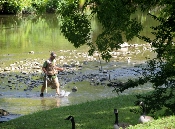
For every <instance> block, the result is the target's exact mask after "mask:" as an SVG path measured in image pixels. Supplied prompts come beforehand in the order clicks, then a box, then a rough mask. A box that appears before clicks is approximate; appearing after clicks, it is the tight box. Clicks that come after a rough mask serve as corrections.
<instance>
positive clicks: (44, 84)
mask: <svg viewBox="0 0 175 129" xmlns="http://www.w3.org/2000/svg"><path fill="white" fill-rule="evenodd" d="M45 89H46V80H45V79H44V83H43V85H42V87H41V94H40V97H44V90H45Z"/></svg>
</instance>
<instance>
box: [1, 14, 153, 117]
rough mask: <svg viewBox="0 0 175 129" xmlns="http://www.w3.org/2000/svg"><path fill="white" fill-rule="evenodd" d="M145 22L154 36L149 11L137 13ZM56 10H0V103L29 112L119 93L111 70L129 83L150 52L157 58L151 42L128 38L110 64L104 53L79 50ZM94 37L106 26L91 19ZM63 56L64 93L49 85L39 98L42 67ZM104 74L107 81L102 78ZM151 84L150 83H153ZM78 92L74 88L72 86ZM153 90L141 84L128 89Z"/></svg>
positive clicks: (145, 32) (58, 60)
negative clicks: (112, 83)
mask: <svg viewBox="0 0 175 129" xmlns="http://www.w3.org/2000/svg"><path fill="white" fill-rule="evenodd" d="M138 19H139V20H141V22H142V23H143V24H144V25H145V29H144V31H143V32H142V33H143V34H146V35H150V28H149V26H150V23H151V24H156V23H155V22H150V21H152V20H151V18H150V17H147V16H146V15H140V14H139V15H138ZM59 25H60V20H59V16H57V15H52V14H49V15H42V16H31V15H30V16H21V17H18V16H5V15H3V16H2V15H0V108H2V109H5V110H8V111H9V112H12V113H19V114H30V113H32V112H35V111H38V110H47V109H50V108H54V107H60V106H67V105H71V104H78V103H82V102H86V101H92V100H97V99H101V98H108V97H114V96H117V94H116V93H115V92H112V90H113V89H114V88H112V87H109V86H107V83H109V75H110V78H111V79H113V80H119V81H123V82H125V81H126V80H127V79H128V78H135V77H136V78H137V77H138V76H140V73H137V72H135V71H137V70H140V68H138V67H137V66H139V65H145V57H150V58H152V57H154V56H155V53H154V52H153V48H151V46H150V45H149V44H147V43H145V42H143V41H141V40H139V39H137V38H135V39H134V40H133V41H131V42H125V43H124V44H123V45H122V46H121V47H122V48H121V49H120V50H118V51H114V52H111V54H112V56H113V58H112V59H111V61H110V62H108V63H106V62H105V61H103V60H102V59H99V53H98V52H95V53H94V55H93V56H88V47H87V46H82V47H80V48H78V49H75V48H74V47H73V45H72V44H71V43H69V42H68V41H67V40H66V39H65V37H64V36H63V35H62V34H61V32H60V29H59ZM92 26H93V30H94V31H93V33H92V40H94V41H95V39H96V36H97V35H98V34H99V33H100V30H101V26H100V25H99V24H98V22H97V21H96V19H93V20H92ZM51 51H55V52H56V53H57V55H58V57H57V59H56V60H57V65H58V66H60V67H64V69H65V71H64V72H62V73H59V74H58V78H59V81H60V84H61V90H62V93H63V94H65V93H70V94H69V95H68V96H65V97H63V98H58V97H55V90H52V89H50V88H48V93H47V94H46V93H45V97H44V98H40V97H39V94H40V88H41V85H42V83H43V80H42V77H41V73H42V71H41V67H42V64H43V62H44V61H45V60H46V59H48V58H49V55H50V52H51ZM101 79H104V81H101ZM148 85H149V84H148ZM75 86H76V87H78V91H77V92H72V90H71V89H72V88H73V87H75ZM143 90H144V91H147V90H151V88H150V87H149V86H147V89H145V88H143V87H139V88H137V89H130V90H128V91H126V92H124V93H123V94H129V93H138V92H142V91H143Z"/></svg>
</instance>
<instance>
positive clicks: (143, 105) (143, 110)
mask: <svg viewBox="0 0 175 129" xmlns="http://www.w3.org/2000/svg"><path fill="white" fill-rule="evenodd" d="M141 106H142V115H145V114H146V108H145V104H144V103H142V105H141Z"/></svg>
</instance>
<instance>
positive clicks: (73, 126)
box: [65, 116, 75, 129]
mask: <svg viewBox="0 0 175 129" xmlns="http://www.w3.org/2000/svg"><path fill="white" fill-rule="evenodd" d="M65 120H70V121H71V122H72V129H75V121H74V117H73V116H68V117H67V118H66V119H65Z"/></svg>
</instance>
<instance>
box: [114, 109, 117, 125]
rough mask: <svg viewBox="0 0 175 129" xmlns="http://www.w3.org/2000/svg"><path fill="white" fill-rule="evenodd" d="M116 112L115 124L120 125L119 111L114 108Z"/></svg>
mask: <svg viewBox="0 0 175 129" xmlns="http://www.w3.org/2000/svg"><path fill="white" fill-rule="evenodd" d="M114 113H115V124H117V125H118V111H117V110H114Z"/></svg>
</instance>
